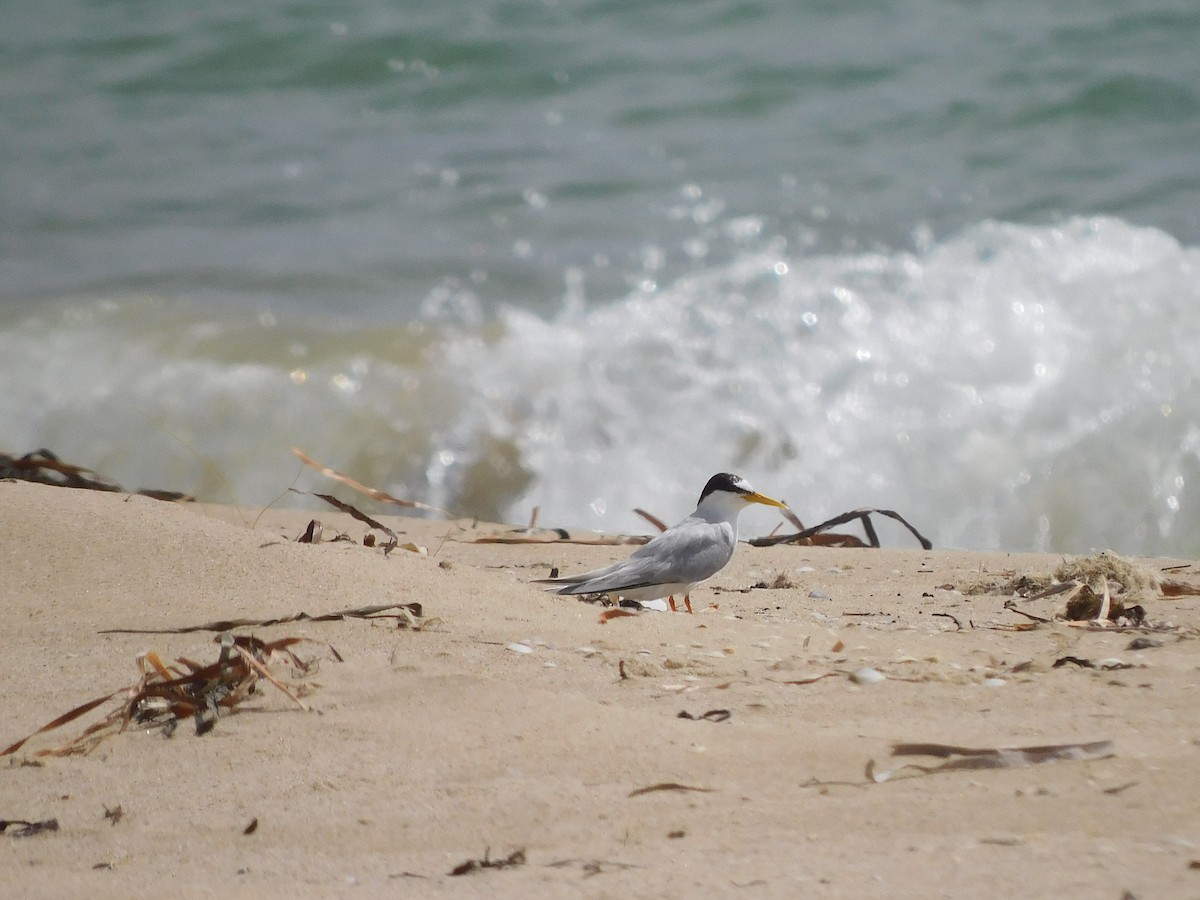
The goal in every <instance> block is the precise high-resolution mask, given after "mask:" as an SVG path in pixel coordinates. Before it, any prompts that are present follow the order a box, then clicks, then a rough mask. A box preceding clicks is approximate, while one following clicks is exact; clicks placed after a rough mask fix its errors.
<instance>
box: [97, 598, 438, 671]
mask: <svg viewBox="0 0 1200 900" xmlns="http://www.w3.org/2000/svg"><path fill="white" fill-rule="evenodd" d="M422 614H423V611H422V606H421V604H420V603H416V602H413V603H381V604H377V605H374V606H360V607H358V608H357V609H339V610H337V611H336V612H329V613H322V614H321V615H319V616H310V615H309V614H308V613H306V612H298V613H296V614H294V615H291V616H284V617H282V618H276V619H220V620H218V621H216V622H206V623H204V624H203V625H182V626H180V627H178V628H105V629H104V630H102V631H99V632H97V633H98V634H190V633H191V632H194V631H212V632H217V633H224V632H226V631H233V630H234V629H235V628H269V627H271V626H273V625H289V624H291V623H293V622H343V621H345V620H346V619H395V620H396V625H397V627H399V628H411V629H412V630H413V631H420V630H421V623H420V622H419V621H418V620H419V619H420V618H421V616H422ZM329 649H330V651H331V652H332V653H333V656H334V659H336V660H337V661H338V662H341V661H342V658H341V657H340V656H339V655H338V653H337V651H336V650H334V649H333V648H332V647H330V648H329Z"/></svg>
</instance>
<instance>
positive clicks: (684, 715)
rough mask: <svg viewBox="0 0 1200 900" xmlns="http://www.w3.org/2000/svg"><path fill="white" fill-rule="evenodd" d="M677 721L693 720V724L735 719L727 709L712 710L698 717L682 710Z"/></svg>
mask: <svg viewBox="0 0 1200 900" xmlns="http://www.w3.org/2000/svg"><path fill="white" fill-rule="evenodd" d="M675 718H677V719H691V720H692V721H693V722H728V721H729V720H730V719H731V718H733V713H732V712H730V711H729V710H727V709H710V710H709V711H708V712H706V713H701V714H700V715H698V716H694V715H692V714H691V713H690V712H688V711H687V710H686V709H684V710H680V712H679V715H678V716H676V717H675Z"/></svg>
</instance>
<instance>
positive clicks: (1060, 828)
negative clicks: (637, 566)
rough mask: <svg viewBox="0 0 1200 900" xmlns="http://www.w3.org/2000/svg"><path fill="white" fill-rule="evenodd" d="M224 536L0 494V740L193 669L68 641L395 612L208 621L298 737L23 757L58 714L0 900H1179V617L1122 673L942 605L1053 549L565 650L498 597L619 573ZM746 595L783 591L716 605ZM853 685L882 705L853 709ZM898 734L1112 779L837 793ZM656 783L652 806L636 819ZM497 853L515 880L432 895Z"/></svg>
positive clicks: (965, 601)
mask: <svg viewBox="0 0 1200 900" xmlns="http://www.w3.org/2000/svg"><path fill="white" fill-rule="evenodd" d="M360 505H362V506H363V508H364V509H369V508H370V507H369V504H367V503H366V502H365V501H364V502H363V503H362V504H360ZM371 511H372V513H373V514H374V513H375V512H376V510H374V509H371ZM256 515H257V511H238V510H236V509H231V508H225V507H214V506H207V505H203V504H192V505H183V504H168V503H163V502H159V501H155V500H151V499H148V498H145V497H140V496H127V495H118V494H104V493H96V492H91V491H78V490H68V489H64V488H55V487H46V486H40V485H32V484H25V483H0V528H2V529H3V540H2V543H0V609H3V614H4V628H3V629H2V630H0V655H2V658H3V661H4V662H3V665H2V666H0V697H3V709H4V715H3V717H2V718H0V746H7V745H8V744H10V743H11V742H13V741H15V740H17V739H19V738H21V737H23V736H25V735H27V734H29V733H30V732H32V731H34V730H35V729H37V728H38V727H40V726H41V725H43V724H45V723H46V722H48V721H50V720H51V719H53V718H54V717H56V716H58V715H59V714H61V713H63V712H66V711H67V710H69V709H71V708H72V707H74V706H76V705H78V704H80V703H82V702H84V701H85V700H88V699H90V698H93V697H97V696H100V695H103V694H105V693H108V692H109V691H112V690H115V689H117V688H120V687H122V686H123V685H128V684H131V683H133V682H134V681H136V678H137V671H136V668H135V660H136V658H137V656H138V654H140V653H143V652H145V651H147V650H154V651H157V652H158V653H159V654H160V655H161V656H162V657H163V658H164V659H167V660H173V659H175V658H176V657H179V656H186V657H189V658H192V659H195V660H200V661H211V660H213V659H215V658H216V653H217V647H216V645H215V644H214V643H213V639H214V636H213V635H212V634H210V633H205V632H195V633H188V634H99V633H98V632H100V631H101V630H103V629H110V628H127V629H170V628H178V627H181V626H187V625H196V624H201V623H204V622H209V621H212V620H215V619H229V618H238V617H248V618H256V619H265V618H269V617H282V616H289V615H292V614H294V613H297V612H300V611H305V612H308V613H311V614H317V613H322V612H327V611H331V610H336V609H343V608H348V607H360V606H365V605H369V604H381V603H410V602H419V603H420V604H422V607H423V613H424V616H423V627H422V628H421V629H420V630H413V629H411V628H404V629H402V628H397V627H396V626H395V623H394V622H393V621H379V622H369V621H360V620H348V621H338V622H323V623H295V624H287V625H277V626H273V627H266V628H254V629H242V631H243V632H252V633H254V634H257V635H258V636H260V637H263V638H265V639H274V638H279V637H285V636H290V635H299V636H306V637H310V638H313V639H315V641H316V642H315V643H312V644H308V645H304V646H302V647H300V648H299V652H300V653H301V655H303V656H305V657H306V658H320V660H321V661H320V663H319V671H318V672H317V673H316V675H315V676H314V677H315V679H316V681H318V682H319V683H320V687H319V689H318V690H317V691H315V693H313V694H312V695H311V696H309V697H308V698H307V700H306V702H307V703H308V705H309V706H310V707H311V709H310V710H309V711H307V712H305V711H302V710H300V709H298V708H296V707H295V706H294V705H293V704H292V703H291V701H290V700H288V699H287V698H286V697H284V696H283V695H282V694H280V693H279V692H277V691H274V690H273V689H270V688H269V686H268V689H267V690H265V691H263V692H262V693H261V694H260V695H259V696H258V698H257V699H252V700H251V701H249V702H248V703H247V704H246V705H245V711H243V712H240V713H238V714H236V715H232V716H228V717H223V718H221V719H220V720H219V721H218V722H217V723H216V726H215V728H213V730H212V731H211V732H209V733H208V734H205V735H203V736H199V737H198V736H196V735H195V733H194V729H193V728H192V725H191V722H190V721H184V722H182V723H181V724H180V727H179V728H178V729H177V730H176V731H175V733H174V734H173V736H171V737H169V738H167V737H164V735H163V734H162V733H161V732H160V731H145V730H139V729H137V728H133V729H130V730H129V731H127V732H125V733H123V734H117V735H114V736H113V737H111V738H109V739H108V740H106V741H105V742H104V743H102V744H101V745H100V746H99V747H98V748H96V749H95V750H94V751H92V752H91V753H90V754H89V755H85V756H80V755H76V756H67V757H53V756H49V757H39V756H37V751H38V750H39V749H42V748H46V747H53V746H56V745H59V744H62V743H63V742H65V741H67V740H68V739H69V738H71V737H72V736H74V735H75V734H76V733H78V731H79V730H80V727H81V726H82V725H83V724H85V723H86V721H91V720H90V719H89V720H80V721H79V722H76V723H72V724H69V725H67V726H65V727H64V728H62V729H60V730H59V731H55V732H52V733H50V734H47V735H42V736H39V737H37V738H35V739H34V740H32V741H30V742H29V743H28V744H27V745H25V746H24V747H22V748H21V750H19V751H18V752H16V753H15V754H13V755H11V756H7V757H4V758H2V759H0V785H2V786H0V818H3V819H7V820H45V819H50V818H54V819H56V820H57V821H58V823H59V829H58V830H57V831H49V832H45V833H41V834H37V835H34V836H30V837H23V838H18V837H14V836H13V834H12V833H13V832H14V831H16V830H17V829H16V828H15V827H11V828H10V829H9V830H8V831H7V832H6V833H5V834H4V835H2V836H0V854H2V857H0V896H4V897H18V896H21V897H82V896H87V897H89V898H95V897H129V896H146V895H150V894H154V895H158V896H170V897H175V896H184V897H191V896H204V897H211V896H217V895H220V896H225V897H281V896H288V897H351V896H362V897H367V896H389V897H390V896H413V897H426V896H427V897H470V896H495V897H518V896H520V897H524V896H530V895H536V896H554V897H571V896H579V897H622V898H628V897H697V896H731V897H804V896H820V897H937V896H945V897H1009V896H1022V897H1043V896H1057V897H1062V896H1073V897H1084V896H1086V897H1112V898H1119V897H1121V896H1122V895H1123V894H1125V893H1126V892H1128V893H1129V894H1131V895H1133V896H1136V897H1183V896H1197V895H1200V869H1198V868H1197V867H1198V866H1200V862H1197V861H1200V791H1197V778H1196V775H1195V768H1196V765H1197V763H1198V762H1200V759H1198V757H1200V752H1198V742H1200V724H1197V719H1196V713H1195V709H1196V706H1195V696H1196V695H1195V693H1194V691H1195V687H1196V684H1197V682H1198V681H1200V669H1198V659H1200V656H1198V650H1200V642H1197V641H1196V640H1195V639H1194V637H1193V635H1194V634H1195V631H1196V629H1197V627H1198V626H1200V598H1196V597H1183V598H1179V599H1167V598H1163V597H1160V596H1157V595H1156V594H1154V593H1152V592H1147V593H1145V594H1144V596H1141V597H1140V598H1137V600H1138V602H1141V603H1142V604H1143V606H1144V607H1145V609H1146V612H1147V616H1148V618H1149V620H1150V621H1151V622H1154V623H1169V624H1171V625H1174V626H1177V627H1176V628H1175V629H1174V630H1170V631H1164V632H1162V633H1159V634H1153V635H1150V636H1151V637H1154V638H1157V639H1158V640H1160V641H1161V642H1162V645H1161V646H1157V647H1150V648H1147V649H1140V650H1137V649H1129V645H1130V642H1131V641H1132V640H1133V639H1134V638H1136V637H1138V636H1139V633H1137V632H1129V631H1124V630H1119V629H1087V628H1079V627H1073V626H1070V625H1067V624H1065V623H1051V624H1044V625H1039V626H1037V627H1036V628H1034V629H1033V630H1028V631H1017V630H1013V626H1015V625H1018V624H1020V623H1022V622H1025V621H1027V620H1025V619H1024V618H1023V617H1021V616H1019V615H1017V614H1015V613H1013V612H1012V611H1010V610H1006V609H1005V608H1004V603H1005V601H1006V599H1008V595H1007V594H984V595H974V596H971V595H965V594H964V593H962V591H961V588H963V587H965V586H966V585H968V584H969V583H974V582H977V581H979V580H980V579H981V578H984V579H986V578H995V579H997V580H1002V579H1003V577H1004V576H1005V573H1014V572H1015V573H1028V574H1033V573H1046V572H1048V571H1050V570H1051V569H1052V568H1053V567H1054V566H1055V565H1056V564H1057V563H1058V562H1060V561H1061V558H1060V557H1058V556H1049V555H1033V554H1006V553H976V552H958V551H952V550H942V549H935V550H933V551H922V550H920V549H884V550H865V549H857V550H849V549H825V548H815V547H777V548H770V549H755V548H752V547H748V546H742V547H741V548H740V549H739V551H738V554H737V555H736V557H735V559H734V562H733V563H732V564H731V565H730V566H729V567H728V568H727V569H726V570H725V571H723V572H722V573H720V574H719V575H718V576H717V577H716V578H715V579H714V580H713V581H712V582H711V583H710V584H709V585H707V586H705V587H702V588H700V589H699V590H697V591H696V592H695V593H694V595H693V601H694V605H695V607H696V614H695V615H692V616H689V615H686V614H670V613H654V612H647V613H642V614H640V615H637V616H634V617H627V618H618V619H614V620H612V621H609V622H607V623H601V621H600V614H601V612H602V609H601V608H600V607H598V606H596V605H592V604H588V603H583V602H580V601H577V600H574V599H567V598H562V597H557V596H554V595H548V594H546V593H544V592H542V591H541V590H539V589H538V588H537V587H536V586H534V585H530V584H529V583H528V581H529V580H530V579H531V578H538V577H545V576H546V575H547V574H548V571H549V569H550V567H551V566H558V567H560V568H561V569H562V571H563V572H572V571H578V570H580V569H582V568H585V567H592V566H595V565H599V564H601V563H604V562H608V561H610V560H613V559H616V558H618V557H620V556H622V555H624V554H626V553H627V552H628V550H629V548H627V547H613V546H583V545H576V544H563V543H559V544H553V545H507V544H486V543H476V542H475V539H476V538H478V537H481V536H485V535H502V534H505V533H506V531H505V529H504V528H503V527H502V526H484V525H473V524H472V523H468V522H442V521H430V520H423V519H422V520H418V519H409V518H388V519H386V521H387V522H388V523H390V524H391V525H392V527H393V528H395V529H396V530H397V531H400V532H403V534H402V535H401V539H402V540H403V541H411V542H413V543H415V544H417V545H420V546H423V547H426V548H427V549H428V553H427V555H418V554H415V553H411V552H407V551H404V550H399V549H398V550H396V551H394V552H392V553H391V554H390V555H389V556H387V557H385V556H384V555H383V553H382V552H381V551H380V550H379V549H370V548H366V547H364V546H362V545H361V543H360V542H359V541H360V540H361V538H362V536H363V534H364V533H365V531H366V529H365V526H363V525H362V524H360V523H358V522H355V521H353V520H352V519H351V518H350V517H349V516H347V515H344V514H341V513H337V512H335V511H333V510H330V512H329V513H324V512H319V513H316V515H317V516H318V518H320V519H321V521H322V522H323V523H324V526H325V535H326V537H329V536H330V535H331V534H332V533H334V532H336V531H343V532H345V533H347V534H349V535H350V536H351V537H353V538H354V539H355V542H354V543H351V542H325V543H322V544H319V545H307V544H299V543H296V542H295V540H294V538H295V537H296V536H297V535H299V534H300V533H301V532H302V531H303V530H304V526H305V524H306V523H307V521H308V520H309V519H310V518H311V517H312V515H313V513H311V512H307V513H306V512H302V511H269V512H267V513H266V514H265V515H263V516H262V518H261V519H259V520H258V521H257V522H256V523H254V527H250V524H251V523H250V522H249V521H248V520H252V519H253V518H254V516H256ZM917 524H918V525H919V524H920V523H917ZM1137 562H1138V563H1139V564H1140V565H1142V566H1144V567H1145V568H1146V569H1148V570H1151V571H1159V570H1160V569H1162V568H1163V567H1166V566H1170V565H1178V564H1180V563H1186V562H1188V561H1180V560H1139V561H1137ZM780 575H783V576H784V577H785V580H787V581H790V582H791V584H792V586H790V587H783V588H776V589H768V588H761V587H760V588H752V586H753V585H755V584H757V583H760V582H767V583H771V582H773V581H775V579H776V578H777V577H778V576H780ZM1176 577H1179V578H1181V579H1183V580H1187V579H1188V578H1191V579H1193V580H1195V581H1197V582H1200V570H1198V569H1197V567H1196V566H1194V565H1193V566H1189V567H1188V568H1185V569H1181V570H1178V572H1177V573H1176ZM1054 608H1055V606H1054V602H1053V601H1042V602H1041V603H1040V604H1035V605H1033V606H1031V607H1030V610H1031V611H1035V612H1037V613H1038V614H1050V613H1052V612H1053V611H1054ZM516 644H520V645H522V646H523V647H525V648H527V649H528V650H529V652H522V651H521V650H520V649H514V647H513V646H512V645H516ZM326 645H332V646H333V647H334V648H336V650H337V651H338V653H340V655H341V656H342V658H343V661H342V662H337V661H335V660H333V659H332V657H331V656H330V654H329V651H328V649H327V647H326ZM1064 657H1074V658H1075V659H1076V660H1080V661H1087V662H1090V663H1092V664H1094V665H1095V666H1096V668H1086V667H1084V666H1082V665H1080V664H1078V663H1067V664H1065V665H1062V666H1060V667H1058V668H1055V667H1054V663H1055V662H1056V660H1060V659H1062V658H1064ZM1106 665H1107V666H1108V667H1107V668H1105V666H1106ZM1118 666H1121V667H1118ZM863 668H870V669H874V670H876V671H878V672H879V673H882V674H883V675H884V676H886V677H885V679H884V680H882V681H878V682H875V683H864V684H858V683H855V681H853V680H852V679H851V678H850V677H849V673H851V672H854V671H856V670H859V669H863ZM280 671H283V670H280ZM284 674H286V672H285V673H284ZM817 676H827V677H817ZM717 710H724V711H727V712H728V717H725V716H724V715H723V714H717V713H715V712H714V711H717ZM684 712H686V713H688V714H689V715H690V716H693V717H694V718H681V717H680V713H684ZM709 713H712V714H711V715H709V716H708V717H707V718H705V715H706V714H709ZM913 741H917V742H943V743H950V744H957V745H968V746H972V747H1021V746H1028V745H1042V744H1058V743H1083V742H1095V741H1111V742H1112V753H1111V755H1108V756H1106V757H1105V758H1100V759H1085V760H1067V761H1052V762H1046V763H1044V764H1041V765H1035V766H1029V767H1024V768H1007V769H972V770H954V771H942V772H937V773H933V774H929V775H915V774H914V771H913V770H908V771H906V772H903V773H899V774H898V775H897V776H896V777H895V778H893V779H892V780H889V781H886V782H883V783H875V782H872V781H869V780H868V779H867V777H866V775H865V772H866V766H867V764H868V762H869V761H871V760H874V761H875V765H876V771H878V770H882V769H891V768H894V767H896V766H898V765H900V764H902V763H903V762H905V761H906V760H903V759H896V758H893V757H892V756H891V748H892V745H893V744H894V743H896V742H913ZM912 761H915V762H919V763H922V764H924V765H926V766H933V765H936V764H937V763H938V762H939V760H936V759H932V758H929V757H920V758H915V759H914V760H912ZM906 775H911V776H913V777H904V776H906ZM663 784H674V785H680V786H684V787H686V788H689V789H688V790H683V789H659V790H652V791H649V792H644V793H637V792H638V791H639V789H643V788H648V787H654V786H657V785H663ZM117 807H119V808H120V811H121V814H120V816H119V818H116V820H115V821H114V820H113V818H112V817H106V816H105V812H106V810H109V811H110V812H111V811H113V810H115V809H116V808H117ZM254 820H257V827H256V829H255V830H254V831H253V832H252V833H250V834H245V833H244V832H245V831H246V829H247V827H248V826H249V825H250V823H251V822H252V821H254ZM516 851H522V853H523V858H524V862H523V864H520V865H513V866H510V867H503V868H501V867H495V868H491V867H489V868H481V869H477V870H476V871H473V872H471V873H470V874H467V875H464V876H451V875H450V874H449V873H450V872H451V870H453V869H454V868H455V867H457V866H459V865H460V864H462V863H464V862H467V861H468V860H473V859H474V860H480V859H484V858H487V859H488V860H490V861H496V860H502V859H507V858H509V857H510V855H511V854H514V853H515V852H516ZM485 854H486V856H485ZM519 859H520V857H518V860H519Z"/></svg>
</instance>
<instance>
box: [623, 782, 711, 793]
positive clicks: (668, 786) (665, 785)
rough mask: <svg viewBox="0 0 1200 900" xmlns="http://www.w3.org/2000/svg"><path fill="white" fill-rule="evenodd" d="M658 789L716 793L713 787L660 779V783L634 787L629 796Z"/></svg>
mask: <svg viewBox="0 0 1200 900" xmlns="http://www.w3.org/2000/svg"><path fill="white" fill-rule="evenodd" d="M656 791H695V792H696V793H698V794H711V793H714V791H713V789H712V788H704V787H694V786H692V785H690V784H680V783H679V782H677V781H660V782H659V783H658V784H651V785H647V786H646V787H640V788H634V789H633V790H632V791H630V792H629V796H630V797H640V796H642V794H653V793H654V792H656Z"/></svg>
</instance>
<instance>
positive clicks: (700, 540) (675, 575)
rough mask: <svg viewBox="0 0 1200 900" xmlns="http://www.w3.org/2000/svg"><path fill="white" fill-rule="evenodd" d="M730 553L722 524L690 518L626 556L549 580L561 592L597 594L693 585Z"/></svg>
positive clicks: (717, 568)
mask: <svg viewBox="0 0 1200 900" xmlns="http://www.w3.org/2000/svg"><path fill="white" fill-rule="evenodd" d="M732 555H733V530H732V529H731V528H730V527H729V526H728V525H726V524H725V523H711V522H697V521H694V520H689V521H686V522H682V523H680V525H679V526H676V527H675V528H672V529H670V530H669V531H665V532H663V533H662V534H660V535H658V536H657V537H656V538H654V539H653V540H652V541H650V542H649V543H648V544H645V545H643V546H641V547H639V548H638V549H637V550H636V551H635V552H634V553H633V554H632V555H631V556H630V557H629V558H628V559H624V560H621V561H620V562H616V563H613V564H612V565H610V566H605V567H604V568H601V569H595V570H593V571H591V572H584V573H583V574H581V575H568V576H566V577H563V578H557V579H552V580H548V581H547V582H545V583H547V584H551V585H562V587H561V588H560V589H559V591H558V593H560V594H600V593H608V592H615V591H621V590H632V589H633V588H637V587H645V586H647V585H655V584H696V583H698V582H701V581H704V580H705V579H708V578H711V577H712V576H713V575H715V574H717V572H719V571H721V569H722V568H724V567H725V564H726V563H727V562H729V559H730V557H731V556H732Z"/></svg>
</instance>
